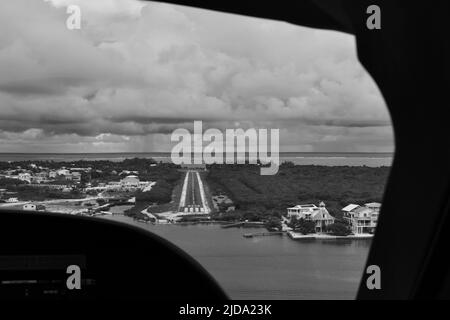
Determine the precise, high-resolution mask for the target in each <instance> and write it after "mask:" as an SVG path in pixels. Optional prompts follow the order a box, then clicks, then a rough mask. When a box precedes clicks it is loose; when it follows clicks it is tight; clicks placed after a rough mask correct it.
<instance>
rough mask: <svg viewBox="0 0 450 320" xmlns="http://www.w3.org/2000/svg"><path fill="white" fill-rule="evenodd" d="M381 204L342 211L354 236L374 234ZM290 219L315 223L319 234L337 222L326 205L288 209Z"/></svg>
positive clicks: (307, 205)
mask: <svg viewBox="0 0 450 320" xmlns="http://www.w3.org/2000/svg"><path fill="white" fill-rule="evenodd" d="M380 208H381V204H380V203H378V202H372V203H366V204H364V205H363V206H360V205H358V204H349V205H348V206H346V207H344V208H343V209H342V213H343V218H344V220H345V221H346V222H347V223H348V225H349V227H350V228H351V231H352V233H353V234H356V235H360V234H372V233H374V232H375V228H376V226H377V222H378V215H379V212H380ZM287 216H288V219H292V218H293V217H295V218H297V219H305V220H310V221H314V222H315V229H316V232H317V233H322V232H325V231H326V227H327V226H328V225H331V224H333V223H334V222H335V218H334V217H333V216H332V215H331V214H330V213H329V212H328V210H327V209H326V207H325V203H323V202H321V203H320V204H319V206H316V205H315V204H300V205H296V206H295V207H291V208H287Z"/></svg>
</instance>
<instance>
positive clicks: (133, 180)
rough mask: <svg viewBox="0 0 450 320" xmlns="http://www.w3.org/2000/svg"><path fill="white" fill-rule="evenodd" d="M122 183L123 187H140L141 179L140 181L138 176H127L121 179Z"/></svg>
mask: <svg viewBox="0 0 450 320" xmlns="http://www.w3.org/2000/svg"><path fill="white" fill-rule="evenodd" d="M120 184H121V185H122V186H123V187H128V188H130V187H134V188H139V186H140V181H139V178H138V176H134V175H131V176H126V177H125V178H123V179H122V180H120Z"/></svg>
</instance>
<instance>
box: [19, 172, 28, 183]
mask: <svg viewBox="0 0 450 320" xmlns="http://www.w3.org/2000/svg"><path fill="white" fill-rule="evenodd" d="M17 178H18V179H19V180H21V181H27V182H29V183H31V174H30V173H28V172H22V173H19V175H18V177H17Z"/></svg>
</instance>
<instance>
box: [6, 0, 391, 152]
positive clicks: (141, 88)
mask: <svg viewBox="0 0 450 320" xmlns="http://www.w3.org/2000/svg"><path fill="white" fill-rule="evenodd" d="M68 5H78V6H80V8H81V13H82V28H81V30H68V29H67V28H66V19H67V18H68V14H67V13H66V8H67V6H68ZM0 28H1V29H2V30H6V32H2V33H1V34H0V70H1V72H0V149H1V151H3V152H29V151H30V150H31V151H33V150H37V151H41V152H45V151H47V152H67V151H72V152H73V150H76V151H77V152H98V151H110V152H119V151H167V150H170V148H171V144H170V133H171V132H172V131H173V130H174V129H176V128H179V127H187V128H189V126H190V125H191V123H192V121H193V120H203V121H204V123H205V127H216V128H219V129H225V128H229V127H230V126H231V128H233V127H234V126H236V122H237V121H238V122H239V124H240V125H241V126H242V127H267V128H280V129H282V130H281V134H280V140H281V141H280V143H281V150H282V151H391V150H392V148H393V142H392V132H391V128H390V120H389V116H388V113H387V110H386V107H385V105H384V102H383V99H382V98H381V95H380V93H379V92H378V89H377V88H376V86H375V84H374V82H373V81H372V79H371V78H370V77H369V76H368V74H367V73H366V72H365V71H364V70H363V69H362V67H361V66H360V64H359V63H358V61H357V58H356V51H355V44H354V40H353V38H352V37H351V36H348V35H344V34H341V33H336V32H331V31H323V30H314V29H309V28H303V27H298V26H293V25H290V24H287V23H282V22H275V21H268V20H261V19H254V18H248V17H240V16H236V15H228V14H223V13H217V12H210V11H205V10H199V9H193V8H186V7H180V6H173V5H168V4H163V3H152V2H139V1H136V0H101V1H89V0H70V1H69V0H47V1H44V0H42V1H36V0H16V1H2V2H1V3H0Z"/></svg>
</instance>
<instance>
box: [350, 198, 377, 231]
mask: <svg viewBox="0 0 450 320" xmlns="http://www.w3.org/2000/svg"><path fill="white" fill-rule="evenodd" d="M380 208H381V204H380V203H378V202H372V203H366V204H365V205H363V206H360V205H358V204H349V205H348V206H346V207H345V208H343V209H342V213H343V216H344V220H346V221H347V222H348V223H349V224H350V226H351V229H352V232H353V233H354V234H364V233H374V232H375V229H376V226H377V223H378V215H379V212H380Z"/></svg>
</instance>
